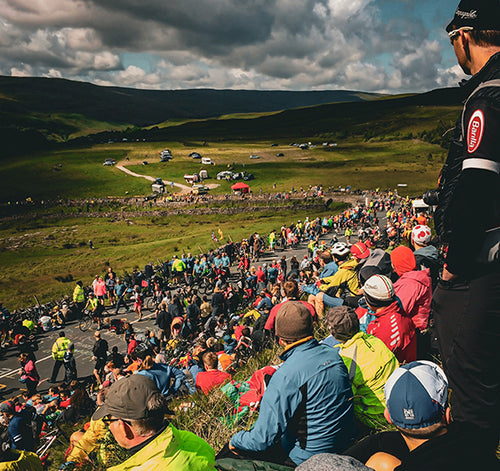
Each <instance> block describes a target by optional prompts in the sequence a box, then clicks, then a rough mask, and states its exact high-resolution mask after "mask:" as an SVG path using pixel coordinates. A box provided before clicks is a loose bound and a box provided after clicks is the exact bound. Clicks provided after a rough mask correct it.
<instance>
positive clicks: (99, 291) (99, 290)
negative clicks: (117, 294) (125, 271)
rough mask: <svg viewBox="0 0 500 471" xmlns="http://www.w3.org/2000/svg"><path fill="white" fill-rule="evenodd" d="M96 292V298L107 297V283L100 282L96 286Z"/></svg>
mask: <svg viewBox="0 0 500 471" xmlns="http://www.w3.org/2000/svg"><path fill="white" fill-rule="evenodd" d="M94 292H95V295H96V296H105V295H106V283H104V281H98V282H97V283H96V285H95V288H94Z"/></svg>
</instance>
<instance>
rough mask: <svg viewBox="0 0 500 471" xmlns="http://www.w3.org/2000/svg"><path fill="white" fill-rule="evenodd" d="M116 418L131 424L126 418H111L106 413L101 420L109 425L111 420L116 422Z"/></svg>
mask: <svg viewBox="0 0 500 471" xmlns="http://www.w3.org/2000/svg"><path fill="white" fill-rule="evenodd" d="M117 420H121V421H122V422H125V423H126V424H127V425H131V423H130V422H129V421H128V420H125V419H112V418H111V417H110V416H109V415H106V416H104V417H103V418H102V421H103V422H104V423H105V424H106V425H108V426H109V424H110V423H111V422H116V421H117Z"/></svg>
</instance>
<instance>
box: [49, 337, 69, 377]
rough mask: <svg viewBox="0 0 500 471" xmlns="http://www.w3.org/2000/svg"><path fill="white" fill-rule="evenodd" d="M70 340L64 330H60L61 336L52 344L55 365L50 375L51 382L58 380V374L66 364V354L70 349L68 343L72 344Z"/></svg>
mask: <svg viewBox="0 0 500 471" xmlns="http://www.w3.org/2000/svg"><path fill="white" fill-rule="evenodd" d="M70 343H71V342H70V340H69V339H68V338H67V337H66V335H65V334H64V331H62V330H61V331H60V332H59V337H58V338H57V340H56V341H55V342H54V344H53V345H52V358H53V359H54V367H53V368H52V375H51V376H50V382H51V383H56V382H57V374H58V373H59V370H60V369H61V366H63V365H64V354H65V353H66V350H67V349H68V345H69V344H70Z"/></svg>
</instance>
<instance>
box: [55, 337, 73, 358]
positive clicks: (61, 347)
mask: <svg viewBox="0 0 500 471" xmlns="http://www.w3.org/2000/svg"><path fill="white" fill-rule="evenodd" d="M70 343H71V342H70V340H69V339H68V338H66V337H59V338H58V339H57V340H56V341H55V342H54V344H53V345H52V358H53V359H54V360H60V361H63V360H64V354H65V353H66V350H67V349H68V345H69V344H70Z"/></svg>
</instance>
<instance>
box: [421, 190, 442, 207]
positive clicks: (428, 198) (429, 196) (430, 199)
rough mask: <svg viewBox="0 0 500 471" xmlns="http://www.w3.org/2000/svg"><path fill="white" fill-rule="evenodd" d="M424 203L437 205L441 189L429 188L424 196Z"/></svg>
mask: <svg viewBox="0 0 500 471" xmlns="http://www.w3.org/2000/svg"><path fill="white" fill-rule="evenodd" d="M423 200H424V203H425V204H427V205H429V206H437V205H438V203H439V191H438V190H428V191H426V192H425V193H424V196H423Z"/></svg>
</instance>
